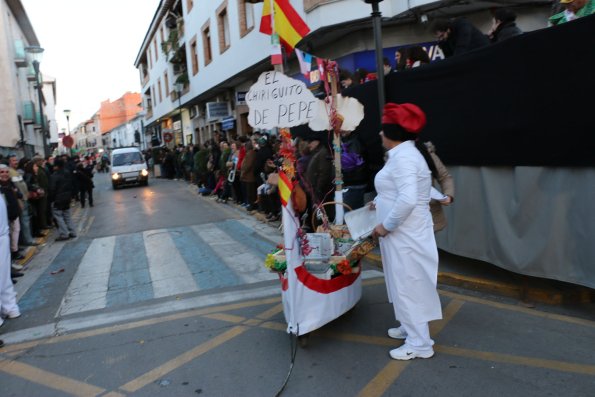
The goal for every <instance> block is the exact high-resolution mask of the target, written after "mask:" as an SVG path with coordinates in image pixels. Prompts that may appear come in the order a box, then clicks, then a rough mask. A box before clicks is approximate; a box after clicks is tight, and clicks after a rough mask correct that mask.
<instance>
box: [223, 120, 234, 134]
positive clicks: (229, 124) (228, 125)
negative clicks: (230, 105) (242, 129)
mask: <svg viewBox="0 0 595 397" xmlns="http://www.w3.org/2000/svg"><path fill="white" fill-rule="evenodd" d="M234 125H235V119H234V118H233V117H227V118H224V119H223V120H221V129H222V130H223V131H227V130H233V127H234Z"/></svg>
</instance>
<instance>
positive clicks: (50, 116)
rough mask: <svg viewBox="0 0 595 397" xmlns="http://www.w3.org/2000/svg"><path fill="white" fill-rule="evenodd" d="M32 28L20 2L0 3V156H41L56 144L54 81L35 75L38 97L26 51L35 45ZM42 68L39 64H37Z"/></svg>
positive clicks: (4, 0) (36, 40)
mask: <svg viewBox="0 0 595 397" xmlns="http://www.w3.org/2000/svg"><path fill="white" fill-rule="evenodd" d="M39 45H40V43H39V40H38V39H37V36H36V35H35V32H34V30H33V26H32V25H31V22H30V21H29V18H28V16H27V13H26V12H25V9H24V7H23V5H22V3H21V1H20V0H0V92H2V96H1V97H0V98H1V99H0V125H2V133H0V153H2V154H8V153H16V154H17V155H18V156H19V157H22V156H27V157H31V156H33V155H34V154H35V153H41V154H44V134H45V135H46V141H47V144H48V147H50V145H51V143H54V144H56V145H57V141H58V133H57V128H56V127H57V126H56V125H55V116H54V105H55V99H56V95H55V93H56V81H55V79H52V78H49V77H48V76H43V73H41V72H40V73H39V80H40V82H41V84H42V85H41V87H42V88H41V91H42V95H41V111H40V98H39V97H40V95H38V90H37V82H36V78H37V77H38V76H36V73H35V69H34V68H33V64H32V62H31V59H30V57H29V56H28V54H27V51H26V48H27V47H31V46H39ZM41 66H43V64H41Z"/></svg>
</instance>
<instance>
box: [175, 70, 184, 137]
mask: <svg viewBox="0 0 595 397" xmlns="http://www.w3.org/2000/svg"><path fill="white" fill-rule="evenodd" d="M174 86H175V87H176V93H177V95H178V110H179V111H180V130H181V131H182V133H181V134H182V139H181V140H182V142H184V120H182V90H183V89H184V83H182V82H179V81H178V82H176V83H174Z"/></svg>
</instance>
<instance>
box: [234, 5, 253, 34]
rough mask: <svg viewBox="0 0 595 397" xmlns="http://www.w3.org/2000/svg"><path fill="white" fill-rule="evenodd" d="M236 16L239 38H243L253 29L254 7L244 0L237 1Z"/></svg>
mask: <svg viewBox="0 0 595 397" xmlns="http://www.w3.org/2000/svg"><path fill="white" fill-rule="evenodd" d="M238 16H239V19H240V37H244V36H245V35H247V34H248V33H250V32H251V31H252V29H254V6H253V5H252V4H251V3H247V2H246V1H245V0H238Z"/></svg>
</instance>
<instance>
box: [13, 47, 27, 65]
mask: <svg viewBox="0 0 595 397" xmlns="http://www.w3.org/2000/svg"><path fill="white" fill-rule="evenodd" d="M14 63H15V65H17V67H19V68H24V67H26V66H27V65H28V62H27V53H26V52H25V44H24V43H23V40H15V41H14Z"/></svg>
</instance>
